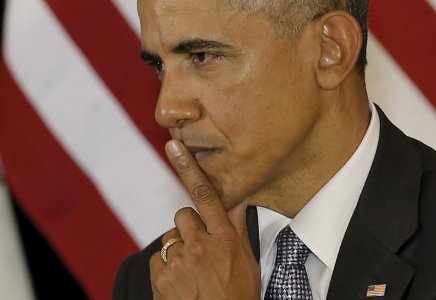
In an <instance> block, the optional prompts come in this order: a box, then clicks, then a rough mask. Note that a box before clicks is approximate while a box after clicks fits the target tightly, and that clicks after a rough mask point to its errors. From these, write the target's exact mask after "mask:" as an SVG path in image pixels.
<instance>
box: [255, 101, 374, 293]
mask: <svg viewBox="0 0 436 300" xmlns="http://www.w3.org/2000/svg"><path fill="white" fill-rule="evenodd" d="M369 106H370V111H371V121H370V124H369V127H368V129H367V132H366V134H365V136H364V138H363V140H362V142H361V143H360V145H359V147H358V148H357V150H356V152H355V153H354V154H353V155H352V157H351V158H350V159H349V160H348V161H347V162H346V164H345V165H344V166H343V167H342V168H341V169H340V170H339V171H338V173H336V175H335V176H333V177H332V178H331V179H330V181H329V182H327V184H326V185H325V186H324V187H323V188H321V190H319V192H318V193H317V194H316V195H315V196H314V197H313V198H312V199H311V200H310V201H309V202H308V203H307V204H306V205H305V206H304V207H303V209H302V210H301V211H300V212H299V213H298V214H297V215H296V216H295V217H294V218H293V219H290V218H288V217H286V216H283V215H281V214H279V213H277V212H274V211H272V210H269V209H266V208H262V207H258V208H257V212H258V222H259V239H260V269H261V280H262V283H261V295H262V299H263V296H264V295H265V291H266V288H267V286H268V282H269V278H270V276H271V273H272V270H273V269H274V262H275V256H276V244H275V239H276V237H277V235H278V233H279V232H280V230H282V229H283V228H284V227H285V226H286V225H290V226H291V228H292V230H293V231H294V232H295V234H296V235H297V236H298V237H299V238H300V239H301V240H302V241H303V243H304V244H306V246H307V247H308V248H309V249H310V251H311V254H310V255H309V257H308V259H307V261H306V264H305V266H306V271H307V276H308V278H309V283H310V286H311V289H312V294H313V299H314V300H322V299H326V298H327V292H328V288H329V285H330V280H331V276H332V273H333V269H334V267H335V263H336V258H337V256H338V252H339V248H340V246H341V243H342V239H343V238H344V235H345V231H346V229H347V227H348V223H349V222H350V219H351V216H352V214H353V212H354V210H355V208H356V205H357V201H358V200H359V196H360V194H361V192H362V189H363V186H364V184H365V181H366V178H367V177H368V173H369V170H370V168H371V165H372V162H373V160H374V156H375V152H376V149H377V144H378V139H379V133H380V120H379V116H378V114H377V110H376V108H375V106H374V104H373V103H372V102H370V103H369ZM290 201H291V200H290Z"/></svg>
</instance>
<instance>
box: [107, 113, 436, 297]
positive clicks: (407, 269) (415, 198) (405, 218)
mask: <svg viewBox="0 0 436 300" xmlns="http://www.w3.org/2000/svg"><path fill="white" fill-rule="evenodd" d="M378 111H379V115H380V121H381V122H380V123H381V124H380V125H381V126H380V127H381V128H380V141H379V145H378V148H377V152H376V155H375V158H374V162H373V165H372V167H371V170H370V173H369V176H368V178H367V180H366V183H365V186H364V189H363V191H362V194H361V195H360V198H359V202H358V204H357V207H356V210H355V212H354V214H353V216H352V218H351V221H350V224H349V225H348V228H347V231H346V233H345V236H344V239H343V241H342V245H341V248H340V250H339V254H338V259H337V262H336V265H335V269H334V271H333V275H332V279H331V283H330V287H329V292H328V296H327V299H328V300H333V299H340V300H354V299H367V298H366V292H367V289H368V286H369V285H372V284H384V283H385V284H387V289H386V295H385V297H378V298H376V299H411V300H430V299H436V152H435V151H434V150H432V149H430V148H429V147H427V146H425V145H423V144H422V143H420V142H418V141H416V140H413V139H411V138H408V137H406V136H405V135H404V134H403V133H402V132H401V131H400V130H399V129H397V128H396V127H395V126H394V125H392V124H391V123H390V122H389V120H388V119H387V118H386V116H385V115H384V114H383V112H382V111H381V110H380V109H378ZM247 222H248V227H249V229H250V239H251V241H252V246H253V249H254V252H255V254H256V256H257V257H258V255H259V238H258V227H257V214H256V209H255V208H249V210H248V213H247ZM161 247H162V244H161V242H160V239H158V240H156V241H155V242H153V243H152V244H151V245H150V246H148V247H147V248H146V249H144V250H143V251H141V252H139V253H138V254H135V255H133V256H130V257H129V258H128V259H127V260H126V261H125V262H124V263H123V264H122V266H121V268H120V270H119V273H118V275H117V279H116V282H115V286H114V294H113V299H114V300H139V299H153V296H152V293H151V286H150V278H149V265H148V261H149V259H150V257H151V255H152V254H153V253H155V252H158V251H159V250H160V248H161ZM241 300H242V299H241Z"/></svg>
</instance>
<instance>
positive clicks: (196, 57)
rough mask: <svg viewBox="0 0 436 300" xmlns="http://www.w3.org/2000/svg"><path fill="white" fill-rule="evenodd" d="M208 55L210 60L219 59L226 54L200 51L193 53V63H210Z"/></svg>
mask: <svg viewBox="0 0 436 300" xmlns="http://www.w3.org/2000/svg"><path fill="white" fill-rule="evenodd" d="M200 57H203V58H202V59H200ZM208 57H209V60H214V61H219V60H221V59H222V58H223V57H224V56H222V55H218V54H212V53H207V52H199V53H192V54H191V60H192V63H194V64H200V65H205V64H207V63H208V61H207V60H208V59H207V58H208Z"/></svg>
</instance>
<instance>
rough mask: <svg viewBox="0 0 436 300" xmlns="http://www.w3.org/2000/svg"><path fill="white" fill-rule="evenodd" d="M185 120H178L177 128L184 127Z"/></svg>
mask: <svg viewBox="0 0 436 300" xmlns="http://www.w3.org/2000/svg"><path fill="white" fill-rule="evenodd" d="M184 122H185V120H184V119H181V120H177V128H182V127H183V123H184Z"/></svg>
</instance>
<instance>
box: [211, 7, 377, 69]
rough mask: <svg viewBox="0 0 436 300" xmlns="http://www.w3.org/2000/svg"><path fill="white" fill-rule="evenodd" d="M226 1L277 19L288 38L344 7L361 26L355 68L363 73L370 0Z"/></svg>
mask: <svg viewBox="0 0 436 300" xmlns="http://www.w3.org/2000/svg"><path fill="white" fill-rule="evenodd" d="M218 1H221V0H218ZM228 2H229V4H230V6H231V7H232V8H235V9H239V10H242V11H246V12H248V13H257V12H261V13H264V14H265V15H266V16H267V17H269V18H270V19H272V20H274V22H276V24H277V25H278V28H279V30H280V31H282V32H283V33H287V34H288V35H289V36H290V37H291V38H295V37H297V36H298V34H299V33H300V32H301V29H302V28H303V27H304V26H305V25H306V24H307V23H309V22H310V21H312V20H314V19H316V18H319V17H321V16H323V15H324V14H326V13H328V12H331V11H334V10H344V11H347V12H348V13H350V14H351V15H352V16H353V17H354V18H355V19H356V20H357V21H358V23H359V24H360V27H361V29H362V33H363V43H362V49H361V51H360V55H359V58H358V60H357V63H356V69H357V71H358V72H359V73H360V74H362V75H363V74H364V73H365V67H366V64H367V60H366V45H367V40H368V21H367V19H368V2H369V0H228Z"/></svg>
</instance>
